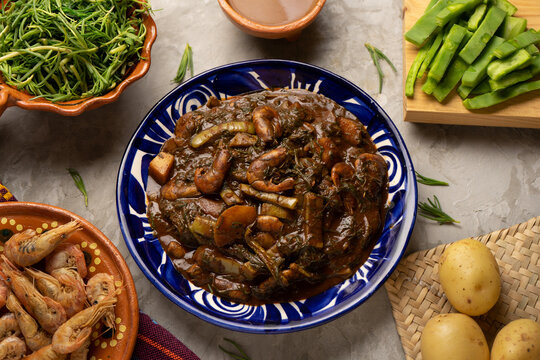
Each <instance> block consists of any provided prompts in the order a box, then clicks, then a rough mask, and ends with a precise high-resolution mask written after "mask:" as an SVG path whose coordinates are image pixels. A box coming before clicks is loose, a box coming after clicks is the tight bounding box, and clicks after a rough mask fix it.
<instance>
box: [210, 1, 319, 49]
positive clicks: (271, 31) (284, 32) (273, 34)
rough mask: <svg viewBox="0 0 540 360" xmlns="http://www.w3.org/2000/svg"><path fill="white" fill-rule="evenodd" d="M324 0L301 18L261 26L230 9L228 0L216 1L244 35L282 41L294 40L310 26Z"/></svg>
mask: <svg viewBox="0 0 540 360" xmlns="http://www.w3.org/2000/svg"><path fill="white" fill-rule="evenodd" d="M325 2H326V0H317V2H316V4H315V6H314V7H313V8H312V9H311V10H310V11H309V12H308V13H307V14H306V15H305V16H304V17H302V18H300V19H298V20H295V21H293V22H291V23H288V24H284V25H276V26H271V25H263V24H259V23H256V22H253V21H252V20H250V19H248V18H246V17H245V16H243V15H242V14H239V13H238V12H237V11H236V10H234V9H233V8H232V6H231V5H230V4H229V1H228V0H218V3H219V6H221V9H222V10H223V12H224V13H225V15H227V17H228V18H229V20H231V22H232V23H233V24H235V25H236V26H237V27H238V28H240V29H241V30H242V31H244V32H245V33H248V34H250V35H253V36H256V37H260V38H265V39H282V38H286V39H288V40H291V41H292V40H296V39H297V38H298V36H300V33H301V32H302V30H303V29H304V28H305V27H306V26H308V25H309V24H311V23H312V22H313V20H315V18H316V17H317V15H318V14H319V12H320V11H321V9H322V7H323V5H324V3H325Z"/></svg>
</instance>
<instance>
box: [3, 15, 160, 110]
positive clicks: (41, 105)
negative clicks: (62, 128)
mask: <svg viewBox="0 0 540 360" xmlns="http://www.w3.org/2000/svg"><path fill="white" fill-rule="evenodd" d="M144 16H145V18H144V20H143V24H144V25H145V26H146V38H145V39H144V43H143V47H142V49H141V59H140V60H139V62H138V63H137V64H136V65H135V66H134V67H133V69H131V71H130V72H129V73H128V74H127V76H126V77H125V78H124V80H123V81H122V82H121V83H119V84H118V85H117V86H116V87H115V88H114V89H112V90H111V91H109V92H108V93H106V94H104V95H101V96H96V97H90V98H86V99H76V100H71V101H66V102H55V103H53V102H51V101H49V100H46V99H41V98H39V99H35V100H32V98H34V97H35V96H34V95H30V94H28V93H26V92H23V91H20V90H17V89H16V88H13V87H11V86H9V85H7V84H5V83H4V82H3V80H2V78H1V76H0V115H2V113H3V112H4V110H6V108H7V107H8V106H18V107H21V108H23V109H27V110H42V111H50V112H55V113H58V114H60V115H66V116H76V115H80V114H82V113H83V112H84V111H87V110H92V109H95V108H98V107H100V106H102V105H105V104H108V103H111V102H113V101H115V100H117V99H118V97H119V96H120V94H121V93H122V91H124V90H125V88H126V87H127V86H128V85H130V84H132V83H133V82H135V81H137V80H139V79H140V78H142V77H143V76H144V75H145V74H146V73H147V72H148V69H149V68H150V50H151V49H152V45H153V44H154V41H155V40H156V36H157V29H156V23H155V22H154V20H153V19H152V17H151V16H150V15H148V14H146V15H144Z"/></svg>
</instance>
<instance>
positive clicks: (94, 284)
mask: <svg viewBox="0 0 540 360" xmlns="http://www.w3.org/2000/svg"><path fill="white" fill-rule="evenodd" d="M115 291H116V289H115V286H114V278H113V277H112V275H109V274H106V273H97V274H96V275H94V276H92V277H91V278H90V280H88V283H87V284H86V296H87V298H88V301H89V302H90V305H97V304H99V303H100V302H101V301H103V300H104V299H107V298H108V297H110V296H111V294H113V293H114V292H115ZM114 320H115V315H114V308H112V307H111V308H109V309H107V311H106V313H105V315H104V316H103V322H104V323H105V326H107V327H108V328H109V329H112V328H114Z"/></svg>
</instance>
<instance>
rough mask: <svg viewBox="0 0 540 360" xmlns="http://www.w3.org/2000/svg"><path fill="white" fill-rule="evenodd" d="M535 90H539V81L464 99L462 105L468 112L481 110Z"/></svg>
mask: <svg viewBox="0 0 540 360" xmlns="http://www.w3.org/2000/svg"><path fill="white" fill-rule="evenodd" d="M536 90H540V80H537V81H531V82H525V83H521V84H517V85H514V86H511V87H509V88H506V89H503V90H497V91H493V92H489V93H487V94H483V95H480V96H476V97H474V98H471V99H465V100H464V101H463V105H464V106H465V107H466V108H467V109H469V110H475V109H483V108H487V107H490V106H494V105H497V104H500V103H502V102H504V101H506V100H509V99H512V98H514V97H516V96H519V95H522V94H525V93H528V92H531V91H536Z"/></svg>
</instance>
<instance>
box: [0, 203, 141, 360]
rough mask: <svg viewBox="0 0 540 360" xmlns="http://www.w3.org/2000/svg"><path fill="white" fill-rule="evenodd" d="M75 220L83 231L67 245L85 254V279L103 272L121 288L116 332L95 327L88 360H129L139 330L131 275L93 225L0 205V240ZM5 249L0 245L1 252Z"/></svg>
mask: <svg viewBox="0 0 540 360" xmlns="http://www.w3.org/2000/svg"><path fill="white" fill-rule="evenodd" d="M71 220H77V221H78V222H79V223H80V224H81V226H82V230H79V231H76V232H74V233H72V234H71V235H70V236H69V237H68V239H67V240H66V241H67V242H70V243H74V244H79V245H80V247H81V250H82V251H83V252H84V254H85V259H86V262H87V268H88V276H87V278H91V277H92V276H93V274H97V273H101V272H105V273H108V274H111V275H112V276H113V277H114V280H115V285H116V287H117V288H119V289H120V294H119V295H118V302H117V304H116V307H115V316H116V319H115V321H116V329H115V331H114V332H109V331H106V332H104V331H103V329H101V328H100V327H101V325H100V324H98V325H96V327H95V328H94V329H93V331H92V332H93V335H91V340H92V342H91V345H90V352H89V354H88V358H89V359H130V358H131V354H132V352H133V349H134V347H135V340H136V339H137V330H138V327H139V305H138V302H137V293H136V291H135V285H134V283H133V278H132V277H131V273H130V271H129V269H128V267H127V265H126V262H125V261H124V258H123V257H122V255H121V254H120V252H119V251H118V249H117V248H116V247H115V246H114V244H113V243H112V242H111V241H110V240H109V239H108V238H107V237H106V236H105V235H104V234H103V233H102V232H101V231H99V229H98V228H96V227H95V226H94V225H92V224H90V223H89V222H88V221H86V220H85V219H83V218H81V217H80V216H78V215H76V214H74V213H72V212H69V211H67V210H64V209H61V208H58V207H54V206H51V205H44V204H38V203H29V202H17V201H14V202H3V203H0V240H2V242H5V241H6V240H7V239H8V238H9V237H10V236H11V235H12V234H14V233H18V232H21V231H24V230H26V229H33V230H35V231H36V232H37V233H42V232H44V231H46V230H48V229H52V228H55V227H57V226H59V225H63V224H65V223H67V222H69V221H71ZM3 251H4V248H3V247H2V246H0V253H1V252H3Z"/></svg>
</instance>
